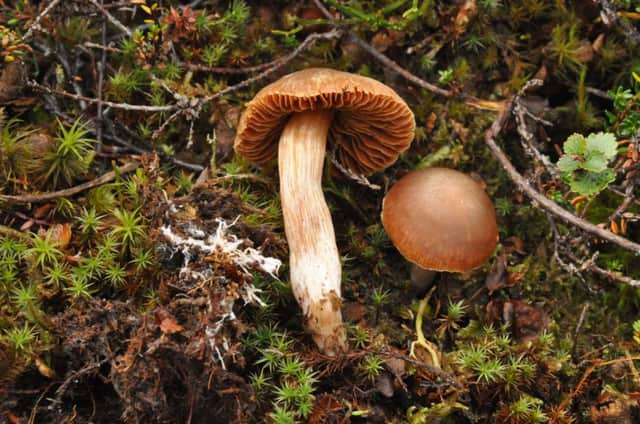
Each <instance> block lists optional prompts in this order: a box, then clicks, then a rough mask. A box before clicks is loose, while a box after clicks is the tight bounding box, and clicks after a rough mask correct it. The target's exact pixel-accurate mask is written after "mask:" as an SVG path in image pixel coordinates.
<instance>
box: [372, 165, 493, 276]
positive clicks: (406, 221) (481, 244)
mask: <svg viewBox="0 0 640 424" xmlns="http://www.w3.org/2000/svg"><path fill="white" fill-rule="evenodd" d="M382 225H383V226H384V228H385V230H386V231H387V234H389V237H390V238H391V241H392V242H393V244H394V246H395V247H396V248H397V249H398V251H399V252H400V253H401V254H402V256H404V257H405V258H406V259H408V260H409V261H410V262H412V263H414V264H416V265H418V266H420V267H421V268H423V269H428V270H433V271H450V272H467V271H470V270H472V269H474V268H477V267H479V266H480V265H482V264H483V263H484V262H485V261H486V260H487V259H488V258H489V256H491V254H492V253H493V251H494V249H495V247H496V244H497V243H498V225H497V223H496V212H495V209H494V207H493V203H492V202H491V200H490V199H489V196H487V194H486V193H485V192H484V190H483V189H482V188H481V186H480V185H479V184H478V183H477V182H476V181H474V180H473V179H472V178H471V177H469V176H467V175H466V174H463V173H461V172H458V171H455V170H452V169H447V168H428V169H423V170H419V171H415V172H411V173H409V174H407V175H405V176H404V177H402V178H401V179H400V180H399V181H398V182H397V183H396V184H395V185H394V186H393V187H392V188H391V189H390V190H389V192H388V193H387V195H386V196H385V198H384V200H383V204H382Z"/></svg>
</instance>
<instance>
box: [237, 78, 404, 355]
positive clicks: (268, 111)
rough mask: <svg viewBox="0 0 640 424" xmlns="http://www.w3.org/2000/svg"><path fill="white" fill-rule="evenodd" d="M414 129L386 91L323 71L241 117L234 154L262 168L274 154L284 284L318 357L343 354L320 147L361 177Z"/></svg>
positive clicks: (393, 154)
mask: <svg viewBox="0 0 640 424" xmlns="http://www.w3.org/2000/svg"><path fill="white" fill-rule="evenodd" d="M414 130H415V121H414V117H413V113H412V112H411V110H410V109H409V107H408V106H407V105H406V103H405V102H404V101H403V100H402V99H401V98H400V96H398V95H397V94H396V93H395V92H394V91H393V90H392V89H391V88H389V87H387V86H385V85H384V84H382V83H380V82H378V81H375V80H373V79H371V78H366V77H363V76H359V75H353V74H349V73H345V72H339V71H335V70H332V69H323V68H314V69H306V70H303V71H299V72H295V73H292V74H290V75H287V76H285V77H283V78H281V79H280V80H278V81H276V82H274V83H273V84H271V85H269V86H267V87H265V88H263V89H262V90H261V91H260V92H259V93H258V94H256V96H255V98H254V99H253V100H252V101H251V102H250V103H249V104H248V105H247V108H246V110H245V111H244V113H243V115H242V117H241V119H240V123H239V125H238V132H237V135H236V140H235V149H236V152H237V153H239V154H241V155H243V156H245V157H246V158H248V159H249V160H251V161H254V162H257V163H265V162H267V161H270V160H271V159H274V158H275V157H276V152H277V156H278V167H279V176H280V198H281V202H282V212H283V218H284V227H285V233H286V236H287V241H288V243H289V251H290V258H289V263H290V280H291V286H292V289H293V293H294V295H295V297H296V300H297V301H298V303H299V304H300V306H301V308H302V311H303V314H304V316H305V323H306V327H307V328H308V330H309V331H310V332H311V334H312V337H313V339H314V341H315V342H316V344H317V345H318V347H319V349H320V350H321V351H323V352H324V353H327V354H336V353H337V352H339V351H345V350H346V336H345V332H344V326H343V323H342V313H341V311H340V305H341V291H340V279H341V267H340V256H339V254H338V249H337V247H336V241H335V234H334V230H333V223H332V221H331V215H330V214H329V209H328V207H327V205H326V202H325V200H324V196H323V193H322V187H321V182H322V169H323V163H324V156H325V151H326V148H327V143H329V145H330V146H331V147H330V149H331V150H332V151H334V152H335V155H336V158H337V159H338V161H340V162H341V164H342V165H343V166H345V167H346V168H348V169H349V170H351V171H352V172H354V173H356V174H364V173H369V172H372V171H375V170H379V169H382V168H385V167H387V166H388V165H390V164H392V163H393V162H395V160H396V159H397V157H398V155H400V153H402V152H403V151H404V150H406V149H407V148H408V147H409V145H410V144H411V141H412V140H413V135H414Z"/></svg>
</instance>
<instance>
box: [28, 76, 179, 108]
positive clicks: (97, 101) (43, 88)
mask: <svg viewBox="0 0 640 424" xmlns="http://www.w3.org/2000/svg"><path fill="white" fill-rule="evenodd" d="M27 86H28V87H30V88H33V89H34V90H38V91H43V92H45V93H47V94H51V95H54V96H58V97H68V98H70V99H74V100H78V101H85V102H87V103H93V104H102V105H103V106H108V107H112V108H115V109H124V110H131V111H140V112H152V113H153V112H173V111H175V110H178V109H180V106H179V105H176V104H173V105H167V106H147V105H131V104H129V103H116V102H110V101H108V100H100V99H96V98H93V97H87V96H81V95H78V94H73V93H69V92H68V91H64V90H54V89H52V88H49V87H47V86H45V85H42V84H39V83H37V82H36V81H33V80H31V81H27Z"/></svg>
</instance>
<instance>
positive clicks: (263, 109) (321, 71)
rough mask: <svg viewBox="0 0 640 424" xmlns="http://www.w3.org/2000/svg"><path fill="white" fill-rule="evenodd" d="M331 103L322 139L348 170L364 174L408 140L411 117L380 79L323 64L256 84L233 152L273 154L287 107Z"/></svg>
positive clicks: (388, 160)
mask: <svg viewBox="0 0 640 424" xmlns="http://www.w3.org/2000/svg"><path fill="white" fill-rule="evenodd" d="M320 109H333V110H335V114H334V117H333V122H332V124H331V128H330V130H329V136H328V142H329V143H330V144H331V145H332V146H333V147H330V149H331V148H335V150H336V157H337V158H338V160H339V161H340V162H341V163H342V164H343V165H344V166H345V167H347V168H349V169H350V170H351V171H353V172H355V173H358V174H366V173H370V172H372V171H375V170H378V169H383V168H386V167H387V166H389V165H391V164H392V163H393V162H395V161H396V159H397V158H398V156H399V155H400V154H401V153H402V152H404V151H405V150H406V149H407V148H408V147H409V145H410V144H411V141H412V140H413V135H414V130H415V119H414V117H413V113H412V112H411V110H410V109H409V107H408V106H407V104H406V103H405V102H404V100H402V99H401V98H400V96H398V94H396V93H395V91H393V90H392V89H391V88H389V87H387V86H386V85H384V84H382V83H380V82H378V81H376V80H374V79H371V78H367V77H363V76H360V75H354V74H349V73H347V72H340V71H335V70H333V69H325V68H310V69H305V70H303V71H298V72H294V73H292V74H289V75H287V76H285V77H283V78H281V79H279V80H278V81H276V82H274V83H273V84H270V85H268V86H266V87H265V88H263V89H262V90H260V91H259V92H258V94H256V96H255V97H254V98H253V100H252V101H251V102H249V104H248V105H247V109H246V110H245V112H244V113H243V115H242V117H241V118H240V123H239V124H238V132H237V135H236V139H235V149H236V152H238V153H239V154H241V155H243V156H244V157H246V158H247V159H249V160H251V161H253V162H257V163H265V162H268V161H269V160H271V159H273V158H275V157H276V154H277V151H278V149H277V145H278V139H279V137H280V133H281V132H282V129H283V127H284V125H285V123H286V122H287V118H288V117H289V115H290V114H291V113H294V112H303V111H310V110H320Z"/></svg>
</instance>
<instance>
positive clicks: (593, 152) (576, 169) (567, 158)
mask: <svg viewBox="0 0 640 424" xmlns="http://www.w3.org/2000/svg"><path fill="white" fill-rule="evenodd" d="M563 149H564V154H563V155H562V156H561V157H560V159H559V160H558V163H557V165H558V168H559V169H560V171H561V172H562V178H563V179H564V181H565V182H566V183H567V184H569V186H570V187H571V191H573V192H575V193H578V194H579V195H581V196H590V197H593V196H595V195H597V194H598V193H600V192H601V191H602V190H604V189H605V188H607V186H608V185H609V184H610V183H612V182H613V181H614V180H615V179H616V173H615V170H614V169H613V168H611V167H610V166H609V162H610V161H611V160H612V159H613V158H614V157H615V156H616V154H617V153H618V144H617V143H616V138H615V136H614V135H613V134H611V133H603V132H599V133H595V134H589V136H587V137H586V138H585V137H584V136H583V135H581V134H572V135H570V136H569V137H568V138H567V140H566V141H565V142H564V144H563Z"/></svg>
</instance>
